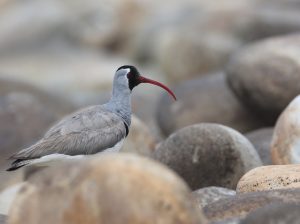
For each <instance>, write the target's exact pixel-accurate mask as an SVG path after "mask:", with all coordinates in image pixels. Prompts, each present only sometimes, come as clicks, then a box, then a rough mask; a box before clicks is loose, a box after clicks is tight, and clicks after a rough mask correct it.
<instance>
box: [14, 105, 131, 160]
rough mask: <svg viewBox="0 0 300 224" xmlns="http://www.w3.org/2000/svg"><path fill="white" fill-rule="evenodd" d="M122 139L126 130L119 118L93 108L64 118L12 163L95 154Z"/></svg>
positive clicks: (22, 151) (96, 107)
mask: <svg viewBox="0 0 300 224" xmlns="http://www.w3.org/2000/svg"><path fill="white" fill-rule="evenodd" d="M125 137H126V126H125V123H124V121H123V120H122V118H121V117H119V116H117V115H116V114H114V113H111V112H109V111H107V110H106V109H105V108H103V107H102V106H93V107H89V108H86V109H83V110H80V111H78V112H75V113H74V114H71V115H69V116H67V117H65V118H64V119H63V120H61V121H60V122H59V123H57V124H56V125H54V126H53V127H52V128H51V129H50V130H49V131H48V132H47V133H46V134H45V136H44V137H43V138H42V139H41V140H40V141H38V142H37V143H36V144H34V145H33V146H31V147H29V148H26V149H23V150H21V151H20V152H18V153H16V154H15V155H13V156H12V159H34V158H39V157H42V156H45V155H49V154H54V153H59V154H65V155H88V154H95V153H98V152H101V151H103V150H105V149H107V148H111V147H113V146H114V145H115V144H116V143H118V142H119V141H120V140H122V139H123V138H125Z"/></svg>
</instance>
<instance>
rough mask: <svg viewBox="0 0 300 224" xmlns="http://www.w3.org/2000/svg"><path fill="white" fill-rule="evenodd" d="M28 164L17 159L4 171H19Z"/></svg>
mask: <svg viewBox="0 0 300 224" xmlns="http://www.w3.org/2000/svg"><path fill="white" fill-rule="evenodd" d="M28 164H30V160H23V159H17V160H15V161H13V162H12V164H11V165H10V167H9V168H8V169H7V170H6V171H13V170H16V169H19V168H20V167H22V166H26V165H28Z"/></svg>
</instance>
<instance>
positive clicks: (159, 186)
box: [8, 154, 206, 224]
mask: <svg viewBox="0 0 300 224" xmlns="http://www.w3.org/2000/svg"><path fill="white" fill-rule="evenodd" d="M62 170H63V172H61V171H62ZM141 222H142V223H170V224H171V223H182V224H183V223H184V224H189V223H190V224H201V223H206V222H205V220H204V217H203V215H202V213H201V211H200V212H199V209H197V208H196V206H195V204H193V203H192V201H191V200H190V190H189V188H188V187H187V185H186V184H185V183H184V182H183V181H182V180H181V179H180V178H179V177H178V176H177V175H175V174H174V173H173V172H172V171H170V170H169V169H167V168H166V167H164V166H162V165H160V164H158V163H156V162H154V161H151V160H149V159H146V158H143V157H139V156H136V155H130V154H110V155H108V154H106V155H100V156H96V157H95V158H93V159H89V160H87V161H83V162H81V163H78V162H76V163H67V164H63V165H61V166H57V167H52V168H50V169H47V170H44V171H41V172H39V173H37V174H36V175H34V176H32V177H31V178H30V179H29V183H28V184H27V185H25V186H24V187H23V188H22V189H21V190H20V191H19V195H18V196H17V198H16V200H15V201H14V203H13V205H12V209H11V210H10V212H9V218H8V223H10V224H19V223H20V224H21V223H45V224H47V223H51V224H52V223H57V224H64V223H74V224H76V223H78V224H79V223H90V224H93V223H95V224H96V223H111V224H116V223H124V224H125V223H131V224H134V223H141Z"/></svg>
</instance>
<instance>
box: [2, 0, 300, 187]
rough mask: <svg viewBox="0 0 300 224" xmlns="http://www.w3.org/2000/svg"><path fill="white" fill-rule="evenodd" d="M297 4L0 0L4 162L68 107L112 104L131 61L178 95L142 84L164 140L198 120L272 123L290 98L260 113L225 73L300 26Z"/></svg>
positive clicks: (147, 113) (149, 121)
mask: <svg viewBox="0 0 300 224" xmlns="http://www.w3.org/2000/svg"><path fill="white" fill-rule="evenodd" d="M299 12H300V1H299V0H285V1H282V0H226V1H210V0H185V1H175V0H165V1H158V0H152V1H146V0H85V1H83V0H0V124H1V127H0V168H1V169H3V168H5V167H6V166H7V157H9V156H10V155H11V154H12V153H14V152H16V151H18V150H20V149H21V148H22V147H25V146H28V145H30V144H32V143H33V142H34V141H35V140H37V139H39V138H40V137H41V136H42V135H43V133H44V132H45V130H46V129H47V128H48V127H49V126H50V125H52V124H53V122H55V121H57V120H58V119H59V118H61V117H62V116H63V115H65V114H67V113H70V112H72V111H73V110H75V109H77V108H80V107H83V106H86V105H90V104H98V103H103V102H105V101H106V100H107V99H108V98H109V96H110V91H111V84H112V79H113V75H114V72H115V70H116V69H117V68H118V67H119V66H121V65H124V64H132V65H135V66H136V67H137V68H138V69H139V70H140V72H141V73H142V74H143V75H145V76H147V77H149V78H153V79H156V80H158V81H160V82H163V83H166V84H167V85H169V86H170V87H172V88H173V89H174V91H175V94H177V97H178V101H177V102H172V101H171V100H170V99H169V98H168V97H167V96H166V95H164V94H163V91H162V90H161V89H159V88H156V87H153V86H146V85H145V86H143V87H140V86H139V87H138V88H136V89H135V91H134V94H133V112H134V113H135V114H136V115H137V117H138V118H140V119H141V120H142V121H143V122H144V123H145V124H146V125H147V126H148V127H149V129H150V131H151V133H152V134H153V136H155V139H156V140H157V141H159V140H161V139H164V138H165V137H166V136H168V135H169V134H171V133H172V132H174V131H175V130H177V129H179V128H181V127H184V126H186V125H189V124H193V123H198V122H216V123H221V124H225V125H228V126H230V127H233V128H235V129H237V130H238V131H240V132H242V133H246V132H248V131H252V130H255V129H257V128H261V127H266V126H273V125H274V123H275V120H276V118H277V117H278V114H279V113H280V112H281V111H282V109H283V108H284V107H285V106H286V105H287V103H288V102H289V100H290V99H291V98H292V96H291V95H290V96H289V97H287V98H288V100H286V101H284V102H283V103H282V105H281V106H280V107H278V108H277V107H276V108H275V109H274V110H273V109H272V113H269V114H267V115H266V116H261V113H260V112H261V110H259V111H258V112H257V111H255V110H254V111H252V110H251V109H249V107H247V105H246V106H244V102H243V98H242V97H240V95H239V94H236V92H237V90H236V89H237V88H235V83H234V80H235V79H234V78H231V79H230V78H228V77H226V76H225V72H224V71H229V73H230V74H231V73H234V74H235V70H237V69H235V68H233V69H232V68H231V67H232V66H228V63H229V62H230V61H231V58H232V57H233V55H236V52H240V50H241V49H244V48H245V47H247V46H249V45H251V44H252V43H254V42H255V43H256V42H257V41H260V39H263V38H268V37H274V36H278V35H286V34H290V33H294V32H297V31H299V30H300V13H299ZM297 43H298V44H299V43H300V42H299V41H298V42H297ZM284 44H285V43H283V44H282V45H281V47H282V46H283V47H282V48H283V49H284V48H285V47H284ZM252 56H253V57H254V58H255V57H256V56H255V54H253V55H252ZM249 60H250V59H249ZM228 67H229V68H228ZM239 69H240V70H239V71H243V68H239ZM232 70H234V72H231V71H232ZM249 74H250V73H249ZM249 74H248V75H249ZM249 76H251V74H250V75H249ZM230 77H233V76H230ZM228 83H229V84H230V85H228ZM257 83H260V80H257ZM265 84H266V88H268V86H267V85H268V83H265ZM270 85H272V83H271V84H270ZM232 89H233V91H232ZM254 91H256V89H255V88H254ZM297 91H298V90H297ZM294 92H295V91H294ZM294 92H293V93H294ZM236 95H237V96H236ZM292 95H293V94H292ZM294 95H295V94H294ZM294 95H293V96H294ZM242 96H243V95H242ZM241 99H242V100H241ZM272 100H274V99H272ZM271 102H273V101H271ZM246 104H247V103H246ZM250 105H252V106H253V104H251V102H250ZM265 118H267V119H265ZM3 175H4V174H3ZM2 183H4V182H2ZM5 185H9V183H8V182H5ZM2 187H3V186H2Z"/></svg>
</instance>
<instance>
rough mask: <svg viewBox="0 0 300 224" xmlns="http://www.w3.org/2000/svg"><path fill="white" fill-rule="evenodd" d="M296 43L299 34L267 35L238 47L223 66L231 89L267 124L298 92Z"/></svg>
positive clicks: (299, 63)
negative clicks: (258, 40)
mask: <svg viewBox="0 0 300 224" xmlns="http://www.w3.org/2000/svg"><path fill="white" fill-rule="evenodd" d="M299 43H300V35H299V34H294V35H288V36H282V37H274V38H269V39H266V40H263V41H260V42H257V43H255V44H252V45H250V46H248V47H245V48H243V49H242V50H240V51H238V52H237V53H236V54H235V55H234V56H233V58H232V60H231V61H230V63H229V64H228V66H227V69H226V74H227V80H228V83H229V85H230V87H231V88H232V90H233V91H234V92H235V94H236V95H237V96H238V97H239V98H240V100H241V102H243V103H245V104H246V105H247V106H248V107H249V109H251V110H252V111H254V112H256V113H258V114H259V115H260V116H262V117H264V119H265V120H266V121H267V122H269V124H274V123H275V121H276V119H277V117H278V116H279V114H280V113H281V111H282V110H283V109H284V108H285V107H286V106H287V105H288V104H289V102H290V101H291V100H292V99H293V98H294V97H295V96H297V95H298V94H299V93H300V85H298V83H299V82H300V75H299V73H300V61H299V57H298V54H299V51H300V47H299V46H300V44H299Z"/></svg>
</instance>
